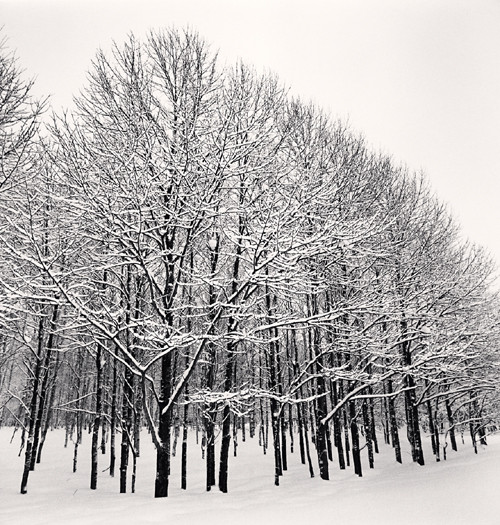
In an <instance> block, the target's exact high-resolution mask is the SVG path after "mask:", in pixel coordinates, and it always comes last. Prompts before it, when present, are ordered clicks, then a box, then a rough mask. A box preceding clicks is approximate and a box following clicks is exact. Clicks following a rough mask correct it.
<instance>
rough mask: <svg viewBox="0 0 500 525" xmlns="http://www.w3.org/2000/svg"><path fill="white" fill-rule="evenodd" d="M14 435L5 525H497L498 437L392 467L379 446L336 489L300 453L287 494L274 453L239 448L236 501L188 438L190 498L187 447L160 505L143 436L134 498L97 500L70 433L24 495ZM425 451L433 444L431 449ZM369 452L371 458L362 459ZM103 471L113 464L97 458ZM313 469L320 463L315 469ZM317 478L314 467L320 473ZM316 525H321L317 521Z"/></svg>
mask: <svg viewBox="0 0 500 525" xmlns="http://www.w3.org/2000/svg"><path fill="white" fill-rule="evenodd" d="M11 435H12V430H11V429H5V428H3V429H0V524H2V525H4V524H5V525H7V524H8V525H10V524H12V525H24V524H26V525H28V524H29V525H41V524H47V525H49V524H50V525H57V524H65V525H72V524H85V525H97V524H106V525H113V524H121V525H126V524H137V525H143V524H144V525H145V524H153V523H162V524H167V525H176V524H182V525H196V524H203V525H212V524H217V525H225V524H230V523H231V524H238V525H240V524H246V523H248V524H258V525H267V524H272V525H280V524H287V525H294V524H301V525H305V524H308V523H315V522H316V523H320V521H319V520H321V523H325V524H328V523H332V524H333V523H335V524H349V525H357V524H365V523H366V524H370V525H377V524H384V525H390V524H398V525H400V524H405V525H409V524H418V525H432V524H440V525H446V524H454V525H455V524H461V523H464V524H467V525H471V524H474V525H489V524H491V525H498V524H500V497H499V489H500V436H491V437H490V438H489V445H488V446H487V447H483V448H480V449H479V453H478V454H477V455H475V454H474V453H473V451H472V449H471V448H470V445H469V444H468V443H467V444H466V446H461V449H460V450H459V452H458V453H453V452H451V451H449V454H448V460H447V461H446V462H443V461H441V462H440V463H436V462H434V461H433V459H432V457H431V455H430V453H429V450H428V448H427V449H426V452H427V456H426V460H427V465H426V466H425V467H420V466H418V465H415V464H412V463H411V460H410V458H409V455H408V452H407V451H406V452H405V458H404V464H403V465H398V464H396V463H395V462H394V460H393V455H392V449H391V448H390V447H389V446H387V445H384V444H382V445H381V449H382V450H381V453H380V454H379V455H378V456H377V457H376V468H375V470H371V471H370V470H368V468H367V465H364V467H365V470H364V477H363V478H358V477H356V476H355V475H354V474H353V473H352V471H351V470H348V471H343V472H342V471H339V470H338V468H337V467H336V465H333V466H332V469H331V480H330V481H328V482H325V481H322V480H321V479H319V478H318V477H315V478H314V479H311V478H310V477H309V475H308V471H307V468H306V467H305V466H303V465H301V464H300V456H299V454H298V451H297V452H295V454H293V455H290V456H289V463H290V464H289V469H288V471H287V472H286V473H285V475H284V476H283V478H281V486H280V487H275V486H274V484H273V464H272V456H271V455H270V454H268V455H266V456H264V455H263V454H262V452H261V450H260V449H259V448H258V442H257V438H255V439H252V440H250V439H248V438H247V441H246V442H245V443H242V442H241V439H240V444H239V447H238V457H237V458H233V457H231V458H230V472H229V491H230V492H229V494H221V493H220V492H219V491H218V489H215V490H213V491H212V492H211V493H206V492H205V491H204V471H203V468H204V463H203V461H202V460H201V452H200V448H199V446H197V445H196V443H195V441H194V435H191V436H190V440H191V441H190V443H189V447H190V454H189V465H188V466H189V469H188V490H187V491H182V490H181V489H180V488H179V487H180V474H179V471H180V468H179V467H180V456H179V454H180V444H179V446H178V449H177V452H178V455H177V457H175V458H173V466H172V476H171V482H170V496H169V497H168V498H166V499H161V500H158V499H157V500H155V499H154V498H153V482H154V451H153V447H152V445H150V443H149V442H148V438H147V435H146V434H144V436H143V444H142V445H143V450H142V456H141V458H140V459H139V460H138V479H137V492H136V493H135V494H126V495H121V494H118V477H115V478H114V479H112V478H110V476H109V475H108V472H102V473H101V474H100V477H99V484H98V490H97V491H91V490H90V489H89V488H88V484H89V469H90V454H89V446H90V436H89V435H85V436H84V443H83V445H82V446H81V447H80V450H79V458H80V459H79V469H78V472H77V473H75V474H73V472H72V447H70V446H68V448H66V449H65V448H63V441H64V434H63V432H62V431H54V432H52V433H50V434H49V435H48V436H47V442H46V444H45V450H44V452H45V454H44V458H43V460H42V464H40V465H37V469H36V471H35V472H32V473H31V475H30V479H29V485H28V494H26V495H21V494H19V485H20V481H21V474H22V458H19V457H18V456H17V452H18V448H19V439H18V435H19V433H18V434H17V435H16V437H15V439H14V441H13V443H12V444H9V441H10V438H11ZM427 445H428V444H427ZM364 452H366V451H364ZM99 460H100V466H102V469H101V470H105V469H106V468H107V466H108V457H107V456H101V455H100V457H99ZM315 467H316V463H315ZM316 470H317V467H316ZM316 520H318V521H316Z"/></svg>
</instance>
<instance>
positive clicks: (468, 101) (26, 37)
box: [0, 0, 500, 262]
mask: <svg viewBox="0 0 500 525" xmlns="http://www.w3.org/2000/svg"><path fill="white" fill-rule="evenodd" d="M0 24H3V33H4V36H6V37H7V38H8V39H9V45H10V47H11V48H13V49H15V50H16V51H17V54H18V57H19V60H20V63H21V65H22V66H23V68H25V69H26V72H27V74H28V75H30V76H35V77H36V79H37V82H36V92H37V93H39V94H50V95H52V102H53V105H54V107H55V108H58V107H60V106H69V105H70V104H71V97H72V95H73V94H76V93H77V92H78V90H79V89H81V88H82V87H83V86H84V84H85V74H86V71H87V70H88V69H89V68H90V62H91V60H92V57H93V56H94V54H95V51H96V49H97V48H98V47H102V48H103V49H105V50H106V49H109V47H110V45H111V42H112V40H116V41H117V42H121V41H123V40H124V39H125V37H126V35H127V34H128V33H129V32H131V31H132V32H133V33H134V34H135V35H137V36H140V35H144V34H145V33H146V32H147V31H148V30H150V29H158V28H161V27H171V26H175V27H180V28H182V27H186V26H189V27H191V28H192V29H196V30H197V31H199V33H200V34H201V35H202V36H204V37H205V39H206V40H207V41H208V42H210V43H211V44H212V46H213V48H214V49H219V50H220V56H221V57H222V58H223V59H224V60H227V61H229V62H232V61H234V60H235V59H236V58H242V59H243V60H244V61H245V62H247V63H250V64H253V65H254V66H255V67H256V68H257V69H258V70H262V71H264V70H271V71H274V72H275V73H277V74H278V76H279V77H280V78H281V80H282V81H283V82H285V84H287V85H288V86H290V87H291V88H292V90H293V92H294V93H296V94H300V95H301V96H302V97H303V98H305V99H307V100H308V99H310V100H313V101H314V102H316V103H317V104H318V105H319V106H321V107H323V108H325V109H326V110H328V111H329V112H330V113H331V114H332V115H333V116H338V117H341V118H344V119H348V120H349V122H350V125H351V127H352V128H353V129H354V130H356V131H360V132H362V133H363V134H364V135H365V137H366V139H367V141H368V143H369V144H371V145H372V146H373V148H374V149H376V150H381V151H384V152H386V153H388V154H391V155H392V157H393V158H394V159H395V160H396V161H399V162H403V163H405V164H407V165H408V166H409V168H410V169H412V170H415V171H420V170H422V171H423V172H425V173H426V175H427V177H428V179H429V180H430V182H431V185H432V187H433V188H434V189H435V191H436V193H437V194H438V195H439V196H440V197H441V198H442V200H444V201H446V202H448V203H449V204H450V207H451V209H452V211H453V213H454V215H455V216H456V217H457V218H458V219H459V221H460V222H461V224H462V226H463V231H464V232H465V234H466V235H467V236H468V237H469V238H471V239H472V240H474V241H477V242H479V243H481V244H483V245H485V246H486V247H487V248H489V250H490V251H491V253H492V255H493V256H494V257H495V258H496V259H497V261H499V262H500V230H499V228H498V226H499V225H500V102H499V98H500V0H376V1H374V0H324V1H320V0H300V1H299V0H163V1H153V0H135V1H132V0H120V1H114V0H100V1H93V0H0Z"/></svg>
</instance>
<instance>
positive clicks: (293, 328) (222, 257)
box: [0, 30, 498, 497]
mask: <svg viewBox="0 0 500 525" xmlns="http://www.w3.org/2000/svg"><path fill="white" fill-rule="evenodd" d="M0 68H1V74H0V93H1V95H0V141H1V148H2V149H1V174H0V184H1V186H0V214H1V221H0V228H1V239H0V279H1V280H0V424H2V425H12V426H14V427H15V431H16V430H17V429H20V431H21V435H22V450H23V451H24V452H23V454H24V457H25V461H24V471H23V476H22V483H21V492H22V493H25V492H26V491H27V483H28V477H29V472H30V471H31V470H33V469H34V468H35V464H36V462H39V461H40V459H41V455H42V448H43V444H44V440H45V437H46V435H47V432H48V431H49V429H51V428H55V427H63V428H65V430H66V445H68V444H69V442H71V443H72V446H73V447H74V465H73V468H74V470H76V468H77V464H78V446H79V444H80V443H81V440H82V435H83V430H84V429H88V431H89V433H90V434H91V439H92V447H91V453H92V458H91V461H92V471H91V479H90V486H91V488H93V489H95V488H96V487H97V482H98V476H97V473H98V462H99V461H101V462H102V461H104V459H101V460H100V459H99V452H102V453H107V452H108V450H109V458H107V459H106V461H108V460H109V473H110V474H111V475H112V476H114V475H115V471H116V469H118V470H119V478H120V492H126V491H127V490H128V489H129V487H128V486H127V482H128V480H129V479H130V472H129V471H130V469H132V476H131V477H132V482H131V483H132V485H131V487H130V488H131V490H134V486H135V469H136V463H137V458H138V457H139V456H140V440H141V430H142V429H143V428H144V427H146V428H147V430H148V435H149V436H150V438H151V440H152V442H153V443H154V446H155V448H156V454H157V463H156V477H155V496H156V497H164V496H167V494H168V486H169V478H170V461H171V454H172V450H175V447H176V446H177V442H178V440H180V442H181V443H182V447H181V457H182V459H181V461H182V469H181V470H182V477H181V481H180V482H181V486H182V488H186V487H187V480H188V473H187V443H188V442H187V435H188V431H189V430H190V429H196V432H197V436H198V433H199V434H200V436H201V443H202V447H203V453H204V461H205V464H206V489H207V490H211V489H212V488H213V487H215V486H218V487H219V489H220V490H221V491H222V492H227V491H228V489H229V481H228V480H229V458H230V456H231V443H232V444H233V453H234V454H236V450H237V445H238V436H240V437H241V439H242V440H245V439H246V438H247V436H249V437H255V438H256V439H258V440H259V444H260V445H261V446H262V448H263V451H264V452H266V451H269V452H270V453H271V454H272V455H273V457H274V483H275V484H276V485H278V484H279V482H280V477H281V476H282V475H283V474H284V472H285V471H286V470H287V464H288V459H289V458H288V456H289V454H290V452H293V451H294V449H295V450H298V452H299V455H300V460H301V462H302V463H303V464H304V465H306V466H307V469H308V471H309V473H310V475H311V476H314V475H316V473H319V475H320V477H321V478H322V479H325V480H327V479H329V477H330V471H331V468H332V465H333V464H337V466H338V467H339V468H341V469H345V468H350V467H351V466H352V468H354V471H355V473H356V474H358V475H359V476H361V475H362V470H363V463H367V464H368V467H369V468H373V467H374V463H375V458H376V453H377V452H378V449H379V441H378V440H379V439H383V440H384V442H385V443H386V444H389V445H392V447H393V449H394V456H395V460H396V461H398V462H401V461H402V453H401V439H402V438H403V434H405V435H406V439H407V440H408V441H409V444H410V448H411V456H412V460H413V461H415V462H418V463H419V464H421V465H423V464H424V462H425V460H426V458H424V454H423V447H422V443H423V439H425V438H426V436H430V439H431V442H432V450H433V454H434V456H435V458H436V459H437V460H440V459H441V458H442V457H443V456H444V457H446V453H447V450H448V444H449V445H450V446H451V449H452V450H456V449H457V441H458V439H457V436H458V434H459V433H462V434H463V433H464V432H465V431H467V432H468V433H469V434H470V437H471V439H472V443H473V445H474V447H477V443H479V442H481V443H486V436H487V433H488V431H489V429H491V428H494V425H495V424H496V421H497V418H498V393H497V390H498V352H497V343H498V314H497V312H498V298H497V296H496V294H495V293H494V291H493V289H492V286H491V283H492V280H493V276H494V264H493V261H492V260H491V258H490V257H489V255H488V254H487V253H486V252H485V250H484V249H482V248H481V247H479V246H476V245H474V244H473V243H470V242H469V241H467V240H464V239H463V237H462V235H461V232H460V228H459V227H458V225H457V224H456V222H455V221H454V220H453V218H452V217H451V215H450V213H449V211H448V209H447V207H446V206H444V205H443V204H442V203H441V202H440V201H439V200H438V199H437V198H436V197H435V196H434V195H433V194H432V191H431V189H430V188H429V186H428V184H427V182H426V180H425V178H424V177H423V176H422V175H419V174H414V173H411V172H409V171H408V169H407V168H405V167H402V166H398V165H395V164H394V162H393V161H392V160H391V159H390V158H389V157H388V156H386V155H383V154H376V153H374V152H373V151H371V150H370V149H369V148H368V147H367V146H366V144H365V142H364V140H363V138H362V137H360V136H358V135H356V134H354V133H353V132H351V131H350V130H349V129H348V128H347V127H346V125H345V124H344V123H343V122H340V121H335V120H333V119H332V118H330V117H329V116H327V115H326V114H325V113H324V112H322V111H321V110H320V109H319V108H317V107H316V106H314V105H313V104H308V103H304V102H303V101H301V100H300V99H295V98H292V97H290V96H289V95H288V93H287V90H286V88H285V87H284V86H283V85H281V83H280V82H279V80H278V79H277V78H276V77H275V76H273V75H270V74H268V75H261V74H258V73H257V72H255V71H254V70H253V69H252V68H250V67H248V66H246V65H245V64H243V63H237V64H236V65H234V66H232V67H222V66H220V65H219V62H218V58H217V54H216V53H215V52H214V51H212V50H211V48H210V46H209V45H208V44H207V43H206V42H205V41H203V39H201V38H200V37H199V36H198V35H197V34H196V33H195V32H192V31H184V32H183V31H176V30H165V31H159V32H156V33H155V32H152V33H151V34H150V35H149V36H148V37H147V38H146V39H145V40H144V41H139V40H137V39H136V38H135V37H133V36H130V37H129V39H128V40H127V41H126V42H125V43H124V44H123V45H117V44H115V45H114V47H113V50H112V52H111V53H110V54H106V53H104V52H102V51H100V52H98V53H97V55H96V57H95V59H94V61H93V63H92V67H91V70H90V72H89V74H88V79H87V83H86V85H85V86H84V88H83V89H82V91H81V93H80V94H79V95H78V96H77V97H75V99H74V107H73V108H72V110H71V112H69V111H68V112H66V113H64V114H53V115H52V116H51V117H50V118H47V111H46V108H47V101H41V102H40V101H36V100H34V99H33V98H32V96H31V88H32V84H31V82H29V81H25V80H23V74H22V73H21V71H20V70H19V68H18V65H17V62H16V59H15V58H14V57H13V55H11V54H9V52H8V50H7V48H6V47H5V46H3V47H2V53H1V56H0ZM219 435H220V438H219ZM217 448H218V455H217ZM365 450H366V453H365V452H364V451H365ZM20 453H21V452H20ZM363 455H366V457H365V458H364V460H363V458H362V456H363ZM427 460H428V458H427ZM117 461H118V462H119V463H117Z"/></svg>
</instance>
